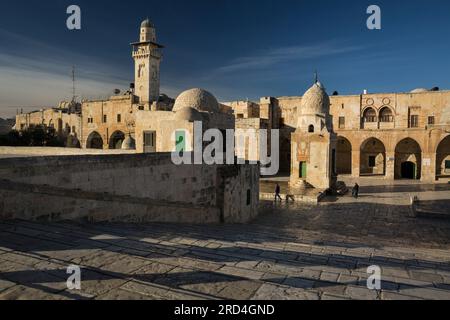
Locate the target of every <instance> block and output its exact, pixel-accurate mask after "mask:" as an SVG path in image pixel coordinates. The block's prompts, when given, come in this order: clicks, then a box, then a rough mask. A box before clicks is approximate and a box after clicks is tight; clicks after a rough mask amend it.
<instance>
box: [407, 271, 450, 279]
mask: <svg viewBox="0 0 450 320" xmlns="http://www.w3.org/2000/svg"><path fill="white" fill-rule="evenodd" d="M409 273H410V274H411V278H413V279H415V280H420V281H425V282H442V281H443V280H444V279H443V278H442V276H441V275H439V274H436V273H425V272H419V271H412V270H410V271H409Z"/></svg>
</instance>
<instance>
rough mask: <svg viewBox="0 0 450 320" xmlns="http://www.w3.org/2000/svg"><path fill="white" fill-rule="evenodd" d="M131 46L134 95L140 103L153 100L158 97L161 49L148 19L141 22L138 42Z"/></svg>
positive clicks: (153, 27)
mask: <svg viewBox="0 0 450 320" xmlns="http://www.w3.org/2000/svg"><path fill="white" fill-rule="evenodd" d="M131 45H132V46H133V59H134V84H135V95H136V96H137V97H139V102H140V103H143V104H145V103H149V104H151V103H152V102H155V101H157V100H158V97H159V79H160V78H159V66H160V63H161V58H162V54H161V49H162V48H163V46H161V45H159V44H157V43H156V31H155V26H154V25H153V24H152V23H151V22H150V20H149V19H146V20H144V21H143V22H142V23H141V28H140V38H139V42H135V43H132V44H131Z"/></svg>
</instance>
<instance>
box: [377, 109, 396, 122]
mask: <svg viewBox="0 0 450 320" xmlns="http://www.w3.org/2000/svg"><path fill="white" fill-rule="evenodd" d="M380 122H394V115H393V114H392V110H391V109H390V108H388V107H384V108H383V109H381V111H380Z"/></svg>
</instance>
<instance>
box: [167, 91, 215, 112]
mask: <svg viewBox="0 0 450 320" xmlns="http://www.w3.org/2000/svg"><path fill="white" fill-rule="evenodd" d="M183 108H194V109H196V110H198V111H205V112H220V109H219V103H218V102H217V99H216V98H215V97H214V96H213V95H212V94H211V93H209V92H208V91H206V90H203V89H198V88H195V89H190V90H187V91H184V92H183V93H181V94H180V95H179V96H178V98H177V99H176V100H175V105H174V106H173V109H172V111H174V112H177V111H180V110H181V109H183Z"/></svg>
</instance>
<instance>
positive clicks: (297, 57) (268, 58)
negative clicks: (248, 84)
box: [215, 41, 365, 74]
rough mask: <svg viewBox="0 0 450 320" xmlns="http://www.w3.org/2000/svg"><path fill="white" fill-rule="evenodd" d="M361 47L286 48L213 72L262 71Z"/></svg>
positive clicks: (333, 43) (332, 44)
mask: <svg viewBox="0 0 450 320" xmlns="http://www.w3.org/2000/svg"><path fill="white" fill-rule="evenodd" d="M364 48H365V47H363V46H355V45H353V46H342V44H339V43H337V42H336V41H330V42H324V43H320V44H314V45H309V46H288V47H280V48H276V49H271V50H267V51H265V53H264V54H257V55H254V56H245V57H239V58H236V59H234V60H232V61H231V62H230V63H229V64H227V65H224V66H221V67H219V68H217V69H216V70H215V71H216V73H219V74H224V73H230V72H236V71H242V70H250V69H262V68H267V67H270V66H274V65H277V64H280V63H283V62H292V61H301V60H309V59H314V58H320V57H324V56H332V55H338V54H344V53H349V52H354V51H359V50H363V49H364Z"/></svg>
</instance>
